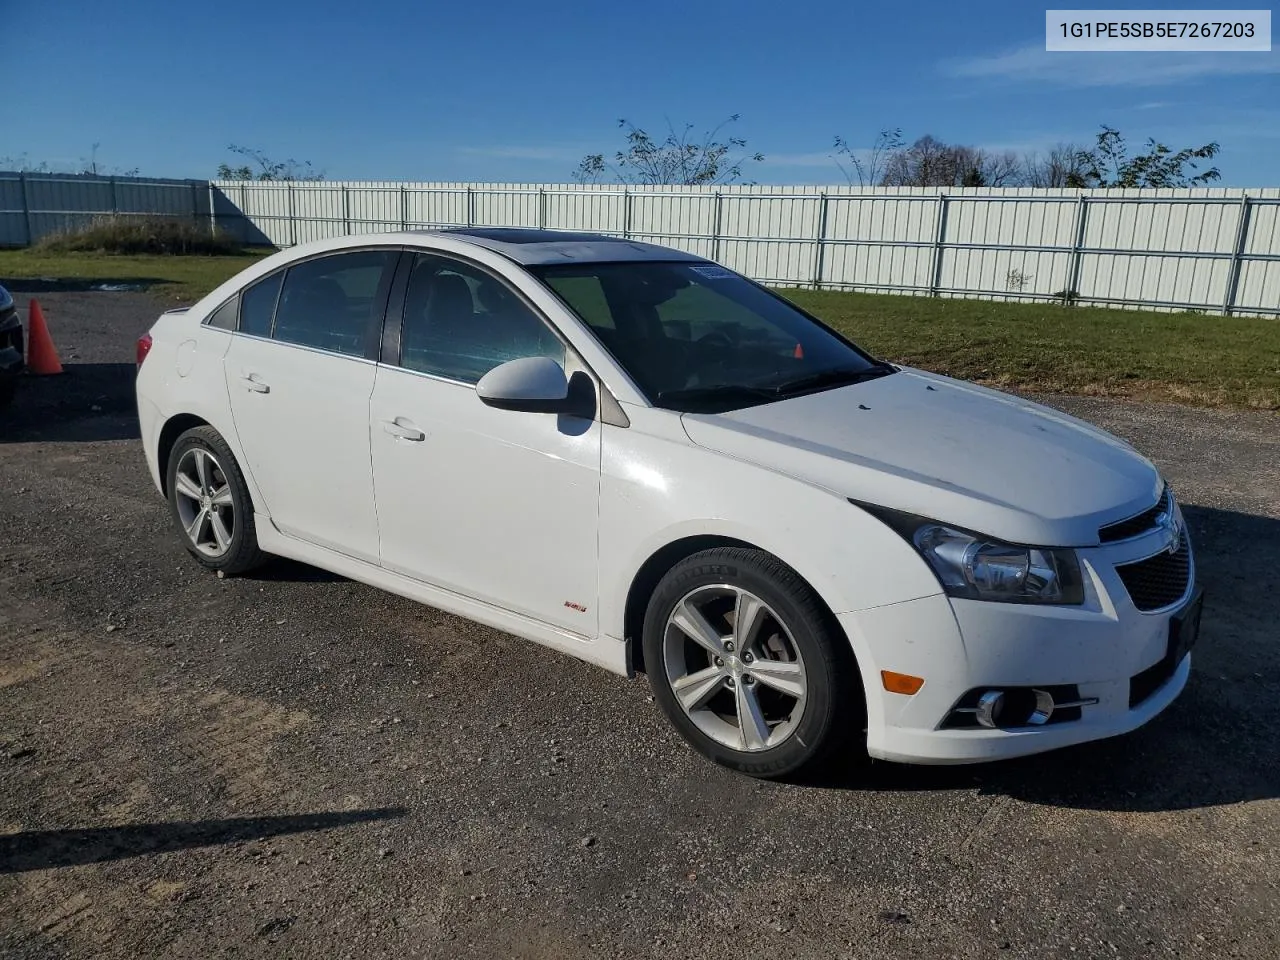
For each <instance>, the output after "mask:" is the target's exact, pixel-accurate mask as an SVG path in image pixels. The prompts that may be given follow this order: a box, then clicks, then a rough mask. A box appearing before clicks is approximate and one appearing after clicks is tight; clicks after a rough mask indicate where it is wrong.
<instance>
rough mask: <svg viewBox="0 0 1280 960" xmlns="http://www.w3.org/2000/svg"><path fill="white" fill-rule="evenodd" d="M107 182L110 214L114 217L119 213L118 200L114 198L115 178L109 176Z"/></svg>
mask: <svg viewBox="0 0 1280 960" xmlns="http://www.w3.org/2000/svg"><path fill="white" fill-rule="evenodd" d="M107 182H108V183H109V184H111V215H112V216H113V217H114V216H116V215H117V214H119V213H120V202H119V200H117V199H116V178H115V177H111V178H110V179H109V180H108V181H107Z"/></svg>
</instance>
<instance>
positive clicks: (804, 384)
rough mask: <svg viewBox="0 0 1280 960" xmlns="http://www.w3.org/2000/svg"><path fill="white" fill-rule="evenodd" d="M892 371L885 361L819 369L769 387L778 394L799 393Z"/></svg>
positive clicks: (858, 381) (869, 378)
mask: <svg viewBox="0 0 1280 960" xmlns="http://www.w3.org/2000/svg"><path fill="white" fill-rule="evenodd" d="M891 373H893V367H891V366H889V365H888V364H887V363H885V364H880V365H877V366H874V367H862V368H860V369H857V370H853V369H848V368H844V369H836V370H820V371H818V372H817V373H810V374H806V375H805V376H803V377H796V378H795V379H794V380H783V381H782V383H779V384H777V385H775V386H773V387H771V388H770V389H771V390H773V391H774V393H776V394H777V395H779V396H786V395H788V394H792V393H800V392H802V391H805V390H816V389H818V388H820V387H834V386H842V387H843V386H848V385H849V384H851V383H862V382H863V381H864V380H875V379H876V378H877V377H883V376H887V375H888V374H891Z"/></svg>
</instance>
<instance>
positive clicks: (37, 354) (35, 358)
mask: <svg viewBox="0 0 1280 960" xmlns="http://www.w3.org/2000/svg"><path fill="white" fill-rule="evenodd" d="M27 369H28V370H30V371H31V372H32V373H34V374H38V375H40V376H48V375H50V374H54V373H61V372H62V361H61V360H59V359H58V351H57V350H55V349H54V346H53V338H52V337H51V336H49V328H48V327H47V326H45V322H44V311H43V310H41V309H40V304H39V303H37V302H36V301H35V300H32V301H31V305H30V306H29V307H28V308H27Z"/></svg>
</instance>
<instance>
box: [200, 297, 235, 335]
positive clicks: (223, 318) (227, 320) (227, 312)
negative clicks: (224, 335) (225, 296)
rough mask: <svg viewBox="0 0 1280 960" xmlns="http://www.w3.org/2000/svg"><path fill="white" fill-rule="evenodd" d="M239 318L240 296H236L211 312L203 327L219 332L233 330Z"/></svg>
mask: <svg viewBox="0 0 1280 960" xmlns="http://www.w3.org/2000/svg"><path fill="white" fill-rule="evenodd" d="M239 318H240V295H239V294H236V295H235V296H234V297H232V298H231V299H230V300H228V301H227V302H226V303H224V304H223V305H222V306H220V307H219V308H218V309H217V310H215V311H213V313H212V314H211V315H210V317H209V319H208V320H206V321H205V325H206V326H210V327H216V328H217V329H219V330H235V329H236V324H237V321H238V320H239Z"/></svg>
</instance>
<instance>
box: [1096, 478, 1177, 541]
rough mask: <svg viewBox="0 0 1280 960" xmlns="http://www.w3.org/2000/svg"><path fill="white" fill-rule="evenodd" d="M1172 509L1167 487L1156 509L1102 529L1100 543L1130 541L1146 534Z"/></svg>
mask: <svg viewBox="0 0 1280 960" xmlns="http://www.w3.org/2000/svg"><path fill="white" fill-rule="evenodd" d="M1170 507H1171V504H1170V503H1169V488H1168V487H1165V489H1164V492H1163V493H1162V494H1160V499H1159V500H1158V501H1156V505H1155V506H1154V507H1151V508H1150V509H1147V510H1143V511H1142V513H1140V514H1138V515H1137V516H1136V517H1130V518H1129V519H1128V520H1120V521H1118V522H1116V523H1109V524H1107V525H1106V526H1105V527H1102V528H1100V529H1099V530H1098V541H1099V542H1100V543H1115V542H1116V541H1117V540H1128V539H1129V538H1130V537H1136V536H1139V535H1140V534H1143V533H1146V532H1147V531H1148V530H1150V529H1152V528H1153V527H1154V526H1155V525H1156V517H1158V516H1160V514H1162V513H1165V512H1166V511H1168V510H1169V509H1170Z"/></svg>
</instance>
